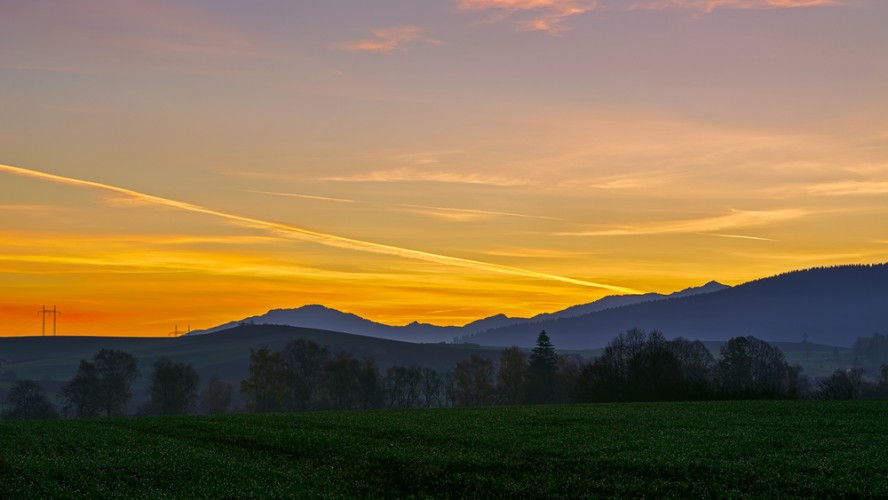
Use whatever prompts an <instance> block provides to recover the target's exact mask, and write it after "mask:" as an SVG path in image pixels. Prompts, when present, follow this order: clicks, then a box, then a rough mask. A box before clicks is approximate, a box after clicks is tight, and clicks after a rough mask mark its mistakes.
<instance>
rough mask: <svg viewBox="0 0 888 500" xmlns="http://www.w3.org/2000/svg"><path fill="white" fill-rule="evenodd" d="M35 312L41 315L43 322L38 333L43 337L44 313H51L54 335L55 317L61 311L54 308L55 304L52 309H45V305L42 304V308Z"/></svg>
mask: <svg viewBox="0 0 888 500" xmlns="http://www.w3.org/2000/svg"><path fill="white" fill-rule="evenodd" d="M37 314H39V315H42V316H43V323H42V326H41V328H40V334H41V336H43V337H45V336H46V315H47V314H52V336H53V337H55V336H56V318H57V317H58V316H61V315H62V313H61V312H59V311H57V310H56V306H52V309H47V308H46V306H43V309H42V310H40V311H37Z"/></svg>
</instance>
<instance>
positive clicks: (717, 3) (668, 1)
mask: <svg viewBox="0 0 888 500" xmlns="http://www.w3.org/2000/svg"><path fill="white" fill-rule="evenodd" d="M838 3H839V2H838V0H638V1H636V2H633V3H632V7H633V8H640V9H658V10H666V9H683V10H697V11H704V12H712V11H714V10H716V9H746V10H765V9H794V8H799V7H820V6H825V5H836V4H838Z"/></svg>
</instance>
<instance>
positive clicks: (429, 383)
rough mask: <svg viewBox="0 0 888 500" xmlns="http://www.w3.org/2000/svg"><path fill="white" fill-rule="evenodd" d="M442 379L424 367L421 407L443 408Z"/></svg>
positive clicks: (435, 372) (436, 373)
mask: <svg viewBox="0 0 888 500" xmlns="http://www.w3.org/2000/svg"><path fill="white" fill-rule="evenodd" d="M443 391H444V379H442V378H441V375H438V372H437V371H435V370H433V369H431V368H428V367H425V368H423V369H422V405H423V406H425V407H426V408H431V407H441V406H444V394H443Z"/></svg>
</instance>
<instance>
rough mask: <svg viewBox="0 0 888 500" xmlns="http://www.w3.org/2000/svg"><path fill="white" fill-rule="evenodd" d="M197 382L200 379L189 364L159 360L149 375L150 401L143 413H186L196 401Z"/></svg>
mask: <svg viewBox="0 0 888 500" xmlns="http://www.w3.org/2000/svg"><path fill="white" fill-rule="evenodd" d="M199 382H200V377H198V376H197V372H196V371H194V367H192V366H191V365H190V364H185V363H174V362H172V361H170V360H169V359H166V358H161V359H159V360H158V361H157V362H156V363H154V368H153V372H152V373H151V386H150V387H149V388H148V395H149V396H150V399H149V401H148V403H147V405H146V407H145V410H146V411H145V412H146V413H152V414H160V415H177V414H183V413H188V412H189V411H191V410H192V408H193V407H194V403H195V401H196V399H197V387H198V383H199Z"/></svg>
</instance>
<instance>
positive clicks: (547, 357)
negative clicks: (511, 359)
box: [527, 330, 558, 404]
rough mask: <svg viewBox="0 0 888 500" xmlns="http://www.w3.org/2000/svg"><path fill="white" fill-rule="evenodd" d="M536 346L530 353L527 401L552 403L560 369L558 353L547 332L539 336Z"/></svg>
mask: <svg viewBox="0 0 888 500" xmlns="http://www.w3.org/2000/svg"><path fill="white" fill-rule="evenodd" d="M536 344H537V345H536V347H534V348H533V352H532V353H531V354H530V363H529V364H530V374H529V375H530V377H529V380H528V385H527V401H528V402H530V403H537V404H542V403H551V402H553V401H554V396H555V390H554V389H555V372H557V371H558V355H557V354H555V347H554V346H553V345H552V341H551V340H550V339H549V335H548V334H546V330H543V331H541V332H540V334H539V336H537V342H536Z"/></svg>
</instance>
